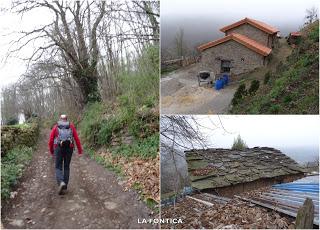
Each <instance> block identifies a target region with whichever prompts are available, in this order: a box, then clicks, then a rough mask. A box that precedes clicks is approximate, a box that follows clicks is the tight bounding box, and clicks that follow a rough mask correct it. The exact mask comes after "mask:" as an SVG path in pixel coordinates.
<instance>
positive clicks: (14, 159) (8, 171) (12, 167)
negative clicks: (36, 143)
mask: <svg viewBox="0 0 320 230" xmlns="http://www.w3.org/2000/svg"><path fill="white" fill-rule="evenodd" d="M32 152H33V151H32V148H31V147H26V146H22V147H16V148H14V149H12V150H10V151H9V152H8V153H7V154H6V155H5V156H4V157H2V159H1V197H2V198H4V199H7V198H9V197H10V191H11V187H12V186H13V185H15V184H16V183H17V182H18V179H19V178H20V177H21V175H22V171H23V169H24V167H25V166H26V165H27V164H28V163H29V162H30V160H31V158H32Z"/></svg>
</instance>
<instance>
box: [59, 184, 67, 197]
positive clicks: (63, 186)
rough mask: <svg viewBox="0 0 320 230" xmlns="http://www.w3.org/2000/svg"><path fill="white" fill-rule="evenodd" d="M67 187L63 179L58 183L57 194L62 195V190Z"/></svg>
mask: <svg viewBox="0 0 320 230" xmlns="http://www.w3.org/2000/svg"><path fill="white" fill-rule="evenodd" d="M66 187H67V185H66V183H64V182H63V181H62V182H61V183H60V185H59V192H58V194H59V195H62V194H63V190H64V189H65V188H66Z"/></svg>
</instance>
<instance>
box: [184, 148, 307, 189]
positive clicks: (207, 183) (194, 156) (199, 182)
mask: <svg viewBox="0 0 320 230" xmlns="http://www.w3.org/2000/svg"><path fill="white" fill-rule="evenodd" d="M185 154H186V160H187V163H188V173H189V177H190V180H191V184H192V187H194V188H197V189H200V190H201V189H208V188H218V187H225V186H229V185H233V184H239V183H244V182H251V181H254V180H257V179H262V178H273V177H277V176H284V175H292V174H301V173H304V172H306V171H305V169H303V168H302V167H300V166H299V165H298V164H297V163H296V162H295V161H294V160H292V159H291V158H289V157H288V156H286V155H285V154H283V153H281V151H279V150H277V149H273V148H268V147H255V148H251V149H246V150H244V151H239V150H230V149H206V150H190V151H185Z"/></svg>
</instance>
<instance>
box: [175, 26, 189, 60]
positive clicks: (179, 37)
mask: <svg viewBox="0 0 320 230" xmlns="http://www.w3.org/2000/svg"><path fill="white" fill-rule="evenodd" d="M174 49H175V51H176V55H177V56H178V57H184V56H185V55H186V54H187V46H186V43H185V40H184V30H183V29H182V28H180V29H179V31H178V32H177V34H176V36H175V38H174Z"/></svg>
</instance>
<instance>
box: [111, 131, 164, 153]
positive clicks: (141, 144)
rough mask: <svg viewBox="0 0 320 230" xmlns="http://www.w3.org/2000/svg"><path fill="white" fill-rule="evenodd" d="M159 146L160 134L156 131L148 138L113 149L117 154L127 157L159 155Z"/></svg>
mask: <svg viewBox="0 0 320 230" xmlns="http://www.w3.org/2000/svg"><path fill="white" fill-rule="evenodd" d="M158 148H159V134H158V133H155V134H153V135H151V136H149V137H147V138H144V139H141V140H135V141H134V142H133V143H132V144H131V145H128V144H123V145H121V146H118V147H114V148H113V149H112V150H111V151H112V153H113V154H115V155H121V156H126V157H134V156H135V157H137V156H138V157H142V158H149V157H152V158H154V157H157V154H158Z"/></svg>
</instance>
